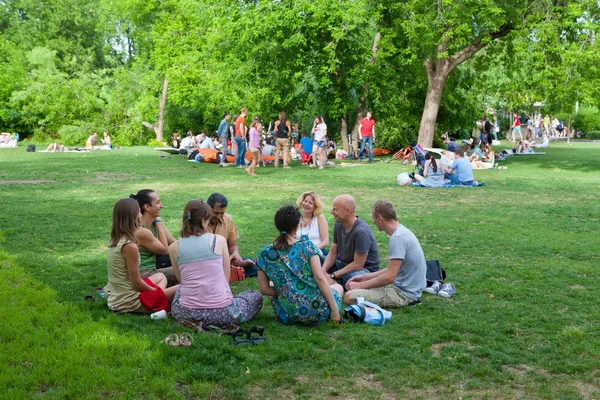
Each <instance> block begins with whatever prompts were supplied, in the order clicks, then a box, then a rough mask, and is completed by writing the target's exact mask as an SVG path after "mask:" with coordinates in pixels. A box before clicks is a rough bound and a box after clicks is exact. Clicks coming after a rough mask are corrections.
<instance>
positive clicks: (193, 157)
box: [188, 150, 199, 160]
mask: <svg viewBox="0 0 600 400" xmlns="http://www.w3.org/2000/svg"><path fill="white" fill-rule="evenodd" d="M198 153H199V151H198V150H194V151H192V152H191V153H190V155H189V156H188V160H195V159H196V156H197V155H198Z"/></svg>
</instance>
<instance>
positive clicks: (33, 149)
mask: <svg viewBox="0 0 600 400" xmlns="http://www.w3.org/2000/svg"><path fill="white" fill-rule="evenodd" d="M27 152H28V153H34V152H35V144H30V145H29V146H27Z"/></svg>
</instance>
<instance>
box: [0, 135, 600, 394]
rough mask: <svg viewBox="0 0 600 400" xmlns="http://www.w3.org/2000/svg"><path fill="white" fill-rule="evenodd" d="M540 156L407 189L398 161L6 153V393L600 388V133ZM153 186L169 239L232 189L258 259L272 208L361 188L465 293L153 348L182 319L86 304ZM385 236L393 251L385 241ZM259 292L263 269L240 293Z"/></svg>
mask: <svg viewBox="0 0 600 400" xmlns="http://www.w3.org/2000/svg"><path fill="white" fill-rule="evenodd" d="M38 147H40V148H41V147H42V146H38ZM546 152H547V154H546V155H545V156H533V157H520V158H518V157H511V158H510V159H509V160H508V161H505V162H503V163H502V164H503V165H507V166H508V169H506V170H504V169H501V170H497V169H493V170H486V171H476V172H475V178H476V179H478V180H480V181H485V186H484V187H479V188H452V189H426V188H412V187H409V188H406V187H399V186H397V185H396V181H395V180H396V175H397V174H398V173H399V172H402V171H408V170H409V167H402V166H401V165H400V164H399V163H398V162H393V163H390V164H387V163H375V164H373V165H364V166H360V167H356V168H341V167H339V166H338V167H335V168H327V169H326V170H324V171H316V170H310V169H308V168H307V167H300V166H299V165H298V163H294V164H293V166H294V168H293V169H291V170H282V169H278V170H275V169H273V168H272V167H269V168H267V169H266V170H265V169H264V168H259V169H258V170H257V174H258V175H259V177H258V178H254V177H250V176H247V175H246V174H245V173H244V171H240V170H238V169H236V168H225V169H223V168H217V166H216V165H215V164H192V163H188V162H184V161H182V160H181V159H179V158H178V157H176V156H173V157H172V158H168V159H159V158H158V157H157V154H156V152H154V151H153V150H151V149H148V148H139V147H138V148H127V149H124V150H120V151H113V152H106V151H97V152H93V153H88V154H69V153H64V154H60V153H58V154H57V153H53V154H43V153H26V152H25V146H23V145H22V146H21V147H20V148H18V149H2V150H0V165H1V168H0V293H2V297H3V298H2V301H1V302H0V393H1V395H0V397H2V398H7V399H20V398H22V399H30V398H34V397H48V398H66V399H79V398H106V397H109V398H113V397H116V398H144V399H152V398H165V399H183V398H240V399H243V398H261V399H262V398H325V397H328V398H340V399H346V398H351V399H381V398H384V399H391V398H410V399H413V398H414V399H418V398H422V399H432V398H433V399H436V398H445V399H448V398H450V399H458V398H463V399H465V398H473V399H481V398H489V399H513V398H531V399H534V398H535V399H537V398H560V399H598V398H600V390H599V389H598V388H599V387H600V327H599V321H600V303H599V301H598V289H599V288H600V285H599V284H598V282H600V253H599V251H598V249H600V235H599V229H598V226H599V220H600V211H599V204H600V162H599V158H600V144H597V143H576V144H574V145H573V146H568V145H567V144H566V143H556V144H555V143H552V148H550V149H546ZM24 181H25V182H24ZM27 181H29V182H28V183H27ZM33 181H35V182H33ZM143 188H152V189H155V190H156V191H157V192H158V194H159V195H160V197H161V199H162V200H163V203H164V204H165V208H164V210H163V213H162V216H163V220H164V221H165V224H166V225H167V227H168V228H169V230H170V231H171V232H172V233H173V234H176V233H177V232H178V231H179V227H180V219H181V214H182V211H183V206H184V205H185V203H186V202H187V201H188V200H190V199H193V198H204V199H206V198H207V197H208V195H209V194H210V193H212V192H214V191H220V192H222V193H224V194H225V195H227V196H228V198H229V204H230V205H229V209H228V212H230V214H231V215H232V216H233V218H234V220H235V222H236V224H237V226H238V229H239V231H240V234H241V240H240V242H239V243H240V248H241V253H242V255H246V256H254V255H255V254H256V252H257V251H258V250H259V249H260V248H261V247H262V246H263V245H265V244H268V243H270V242H271V241H272V240H273V238H274V235H275V233H276V231H275V228H274V226H273V222H272V221H273V215H274V213H275V211H276V210H277V208H278V207H279V206H281V205H283V204H287V203H293V202H295V200H296V198H297V197H298V195H299V194H300V193H301V192H302V191H305V190H315V191H317V192H319V193H321V194H322V195H323V197H324V199H325V202H326V210H329V209H330V207H331V202H332V200H333V198H334V197H335V196H336V195H339V194H342V193H350V194H352V195H353V196H354V197H355V199H356V200H357V203H358V214H359V215H360V216H362V217H364V218H365V219H366V221H367V222H368V223H369V224H370V225H371V226H372V227H374V225H373V224H372V221H371V219H370V207H371V205H372V204H373V203H374V202H375V201H376V200H379V199H383V200H389V201H391V202H392V203H393V204H394V205H395V206H396V208H397V211H398V213H399V219H400V222H402V223H403V224H404V225H406V226H407V227H408V228H410V229H411V230H412V231H413V232H414V233H415V234H416V235H417V237H418V238H419V239H420V241H421V245H422V246H423V250H424V251H425V255H426V257H427V258H428V259H439V260H440V261H441V263H442V266H443V267H444V268H446V270H447V272H448V279H447V281H448V282H453V283H455V284H456V288H457V293H456V296H455V297H454V298H452V299H444V298H441V297H437V296H432V295H428V294H424V295H423V305H422V306H420V307H416V308H409V309H402V310H395V311H394V313H393V318H392V321H391V322H390V323H389V324H386V325H385V326H383V327H371V326H368V325H354V324H343V325H334V324H331V323H327V324H324V325H322V326H320V327H318V328H301V327H288V326H283V325H281V324H279V323H277V322H276V321H275V317H274V315H273V310H272V308H271V307H270V305H269V304H268V302H266V303H265V307H264V308H263V310H262V311H261V312H260V313H259V315H258V317H257V319H256V320H255V321H253V322H252V323H251V324H257V325H263V326H264V327H265V334H266V336H267V337H268V341H267V343H266V344H263V345H259V346H253V347H234V346H232V345H231V342H232V340H231V338H230V337H226V336H223V337H220V336H215V335H212V334H194V337H195V343H194V346H193V347H191V348H182V347H170V346H166V345H164V344H160V343H159V342H160V340H161V339H163V338H165V337H166V336H167V335H168V334H170V333H173V332H175V333H182V332H184V331H186V330H187V331H189V329H186V328H184V327H181V326H178V325H176V324H175V323H174V320H173V319H172V318H169V320H166V321H152V320H151V319H150V317H148V316H139V315H115V314H112V313H111V312H109V311H108V309H107V307H106V304H105V302H104V301H102V300H101V299H99V300H98V301H96V302H89V301H85V300H84V297H85V296H86V295H89V294H93V293H92V290H93V288H95V287H98V286H103V285H104V284H105V283H106V250H107V244H108V240H109V232H110V223H111V212H112V207H113V205H114V203H115V201H116V200H117V199H119V198H122V197H127V196H128V195H129V194H130V193H134V192H136V191H137V190H139V189H143ZM327 219H328V221H329V223H330V231H331V228H332V226H333V218H332V217H331V215H330V214H329V213H327ZM375 235H376V238H377V240H378V242H379V245H380V253H381V255H382V258H385V257H386V256H387V237H386V236H385V234H384V233H382V232H376V233H375ZM383 264H384V265H385V263H383ZM250 288H253V289H257V288H258V285H257V283H256V280H255V279H249V280H246V281H243V282H239V283H234V284H232V290H233V291H234V292H240V291H242V290H246V289H250Z"/></svg>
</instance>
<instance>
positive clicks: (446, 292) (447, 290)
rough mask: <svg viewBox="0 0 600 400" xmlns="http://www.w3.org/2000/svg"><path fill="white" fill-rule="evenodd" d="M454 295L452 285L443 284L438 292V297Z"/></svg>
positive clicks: (454, 289) (454, 290)
mask: <svg viewBox="0 0 600 400" xmlns="http://www.w3.org/2000/svg"><path fill="white" fill-rule="evenodd" d="M454 293H456V287H454V285H453V284H452V283H444V284H443V285H442V288H441V289H440V291H439V292H438V296H442V297H452V296H453V295H454Z"/></svg>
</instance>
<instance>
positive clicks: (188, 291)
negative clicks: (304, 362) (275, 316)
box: [169, 200, 263, 328]
mask: <svg viewBox="0 0 600 400" xmlns="http://www.w3.org/2000/svg"><path fill="white" fill-rule="evenodd" d="M211 216H212V210H211V208H210V206H209V205H208V204H206V203H205V202H204V201H202V200H192V201H190V202H189V203H187V205H186V206H185V209H184V211H183V223H182V226H181V232H180V234H179V236H180V239H179V240H177V241H176V242H174V243H173V244H171V246H169V256H170V257H171V263H172V264H173V271H174V273H175V276H176V277H177V279H179V281H180V282H181V285H180V288H179V290H177V293H176V294H175V299H173V304H172V314H173V316H174V317H175V319H177V320H178V321H180V322H182V321H186V322H191V323H200V324H202V325H204V326H209V325H210V326H217V327H221V328H225V327H231V326H237V325H240V324H241V323H243V322H246V321H250V320H251V319H252V318H254V316H255V315H256V314H257V313H258V312H259V311H260V309H261V308H262V301H263V299H262V296H261V295H260V293H258V292H256V291H253V290H248V291H245V292H242V293H240V294H239V295H237V296H234V295H233V294H232V293H231V289H230V288H229V269H230V265H229V251H228V249H227V241H226V240H225V238H224V237H223V236H221V235H214V234H212V233H208V232H207V231H206V227H207V225H208V221H209V219H210V217H211Z"/></svg>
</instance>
